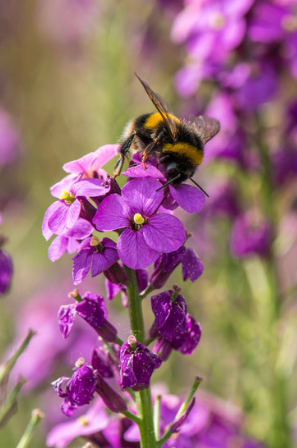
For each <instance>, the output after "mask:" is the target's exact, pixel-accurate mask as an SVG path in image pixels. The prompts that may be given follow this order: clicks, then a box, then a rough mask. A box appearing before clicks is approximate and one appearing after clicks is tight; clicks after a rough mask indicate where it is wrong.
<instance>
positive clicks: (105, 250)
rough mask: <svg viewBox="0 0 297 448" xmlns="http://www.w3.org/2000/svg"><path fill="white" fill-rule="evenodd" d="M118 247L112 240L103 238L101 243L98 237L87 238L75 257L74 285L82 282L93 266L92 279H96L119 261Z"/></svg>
mask: <svg viewBox="0 0 297 448" xmlns="http://www.w3.org/2000/svg"><path fill="white" fill-rule="evenodd" d="M116 247H117V245H116V243H115V242H114V241H112V240H111V239H110V238H103V240H102V241H101V242H100V241H99V239H98V238H97V237H96V236H93V237H89V238H86V239H85V240H84V241H83V242H82V243H81V245H80V247H79V250H78V252H77V254H76V255H75V256H74V257H73V270H72V276H73V281H74V284H75V285H78V284H79V283H80V282H82V280H83V279H84V278H85V277H86V275H87V274H88V272H89V270H90V268H91V266H92V269H91V273H92V277H95V276H96V275H99V274H101V273H102V272H103V271H106V270H107V269H108V268H110V267H111V266H112V265H113V264H115V263H116V262H117V261H118V259H119V255H118V251H117V249H116Z"/></svg>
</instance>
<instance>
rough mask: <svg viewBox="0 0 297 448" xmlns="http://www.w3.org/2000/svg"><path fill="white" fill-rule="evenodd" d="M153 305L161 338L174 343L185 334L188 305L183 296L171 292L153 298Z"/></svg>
mask: <svg viewBox="0 0 297 448" xmlns="http://www.w3.org/2000/svg"><path fill="white" fill-rule="evenodd" d="M151 304H152V311H153V313H154V315H155V319H156V324H157V328H158V331H159V333H160V334H161V336H163V337H164V338H165V339H167V340H168V341H172V340H173V339H174V338H175V337H177V335H179V334H180V333H182V334H183V333H184V330H185V324H186V315H187V304H186V302H185V299H184V298H183V296H181V295H180V294H178V293H176V292H173V291H172V290H169V291H165V292H162V293H160V294H157V295H156V296H153V297H152V298H151Z"/></svg>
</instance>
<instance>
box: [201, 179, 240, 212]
mask: <svg viewBox="0 0 297 448" xmlns="http://www.w3.org/2000/svg"><path fill="white" fill-rule="evenodd" d="M238 213H239V205H238V198H237V191H236V186H235V184H234V183H233V182H232V181H230V180H229V179H221V180H218V181H216V182H214V183H213V184H212V185H211V186H210V190H209V199H208V201H207V207H206V208H205V209H204V211H203V216H206V217H208V218H214V217H219V216H226V217H229V218H235V217H236V216H237V215H238Z"/></svg>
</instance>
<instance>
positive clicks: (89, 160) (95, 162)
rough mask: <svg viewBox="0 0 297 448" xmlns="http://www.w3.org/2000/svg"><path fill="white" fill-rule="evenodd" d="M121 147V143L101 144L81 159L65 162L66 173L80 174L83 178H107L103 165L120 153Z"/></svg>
mask: <svg viewBox="0 0 297 448" xmlns="http://www.w3.org/2000/svg"><path fill="white" fill-rule="evenodd" d="M119 149H120V147H119V145H105V146H101V147H100V148H98V149H97V150H96V151H94V152H91V153H89V154H86V155H85V156H83V157H81V158H80V159H77V160H73V161H71V162H67V163H65V164H64V165H63V169H64V171H66V173H69V174H76V175H77V176H78V175H80V176H82V178H83V179H85V178H96V179H97V178H101V179H106V178H107V173H106V171H105V170H102V167H103V166H104V165H105V164H106V163H107V162H109V161H110V160H111V159H112V158H113V157H115V156H116V155H117V154H118V152H119Z"/></svg>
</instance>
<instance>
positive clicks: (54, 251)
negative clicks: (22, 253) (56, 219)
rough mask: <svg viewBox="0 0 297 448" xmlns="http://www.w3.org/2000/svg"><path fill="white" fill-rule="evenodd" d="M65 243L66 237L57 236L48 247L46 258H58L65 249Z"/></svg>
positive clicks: (54, 259)
mask: <svg viewBox="0 0 297 448" xmlns="http://www.w3.org/2000/svg"><path fill="white" fill-rule="evenodd" d="M67 243H68V239H67V238H65V237H64V236H57V237H56V238H55V239H54V240H53V241H52V244H51V245H50V247H49V248H48V258H49V259H50V260H51V261H57V260H59V258H61V257H62V255H63V254H64V252H65V251H66V249H67Z"/></svg>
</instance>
